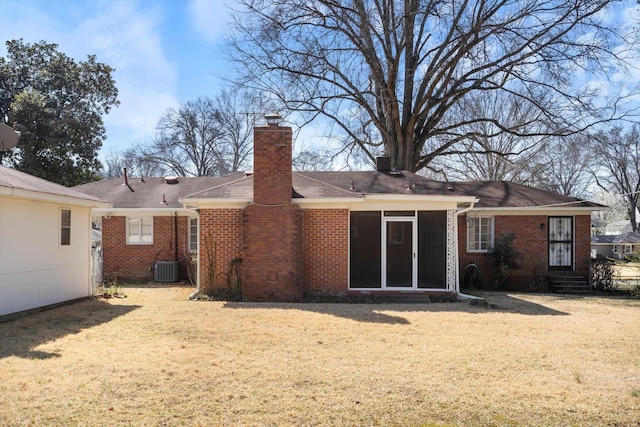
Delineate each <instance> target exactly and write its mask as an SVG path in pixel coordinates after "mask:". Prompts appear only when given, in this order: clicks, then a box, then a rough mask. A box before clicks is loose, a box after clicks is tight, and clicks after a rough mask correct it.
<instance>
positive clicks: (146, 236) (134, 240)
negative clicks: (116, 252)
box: [126, 217, 153, 245]
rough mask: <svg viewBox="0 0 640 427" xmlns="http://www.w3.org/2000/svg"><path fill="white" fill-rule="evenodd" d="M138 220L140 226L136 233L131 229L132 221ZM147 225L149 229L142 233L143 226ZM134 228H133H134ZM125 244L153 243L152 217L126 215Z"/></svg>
mask: <svg viewBox="0 0 640 427" xmlns="http://www.w3.org/2000/svg"><path fill="white" fill-rule="evenodd" d="M134 221H139V223H140V226H139V228H138V230H137V233H135V234H132V232H135V231H133V230H131V228H132V222H134ZM145 226H146V227H148V228H149V229H150V231H149V232H148V233H144V228H145ZM134 230H135V228H134ZM126 237H127V245H153V217H127V236H126Z"/></svg>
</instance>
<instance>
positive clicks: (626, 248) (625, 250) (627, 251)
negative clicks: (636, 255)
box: [622, 245, 633, 255]
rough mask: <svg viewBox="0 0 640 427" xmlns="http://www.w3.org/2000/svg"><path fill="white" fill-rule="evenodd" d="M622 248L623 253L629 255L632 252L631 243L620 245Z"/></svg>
mask: <svg viewBox="0 0 640 427" xmlns="http://www.w3.org/2000/svg"><path fill="white" fill-rule="evenodd" d="M622 250H623V253H624V254H625V255H631V254H632V253H633V246H632V245H622Z"/></svg>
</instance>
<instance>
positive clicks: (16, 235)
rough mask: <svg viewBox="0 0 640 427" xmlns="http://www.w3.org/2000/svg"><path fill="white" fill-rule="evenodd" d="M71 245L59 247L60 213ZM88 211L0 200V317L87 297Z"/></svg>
mask: <svg viewBox="0 0 640 427" xmlns="http://www.w3.org/2000/svg"><path fill="white" fill-rule="evenodd" d="M61 208H64V209H70V210H71V244H70V245H68V246H62V245H60V209H61ZM90 230H91V208H90V207H86V206H85V207H82V206H73V205H65V204H57V203H51V202H41V201H34V200H28V199H20V198H14V197H3V196H0V316H1V315H6V314H11V313H15V312H19V311H23V310H29V309H32V308H37V307H42V306H46V305H49V304H55V303H59V302H63V301H68V300H71V299H76V298H82V297H86V296H89V295H90V294H91V288H90V281H89V277H90V276H89V266H90V262H89V261H90V248H91V241H90Z"/></svg>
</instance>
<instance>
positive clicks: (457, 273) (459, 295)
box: [454, 199, 477, 299]
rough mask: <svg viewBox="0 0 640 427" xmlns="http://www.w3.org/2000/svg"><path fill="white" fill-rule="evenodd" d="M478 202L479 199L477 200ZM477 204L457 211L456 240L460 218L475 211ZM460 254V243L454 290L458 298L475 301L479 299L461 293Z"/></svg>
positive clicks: (456, 261) (457, 246) (457, 252)
mask: <svg viewBox="0 0 640 427" xmlns="http://www.w3.org/2000/svg"><path fill="white" fill-rule="evenodd" d="M476 201H477V199H476ZM475 204H476V202H471V203H470V204H469V206H467V207H466V208H462V209H458V210H456V223H455V224H454V227H455V230H454V231H455V236H456V240H457V239H458V216H460V215H461V214H463V213H466V212H469V211H470V210H471V209H473V207H474V206H475ZM459 252H460V243H459V242H456V257H455V258H456V260H455V265H456V288H455V289H454V291H455V292H456V293H457V294H458V298H465V299H475V298H477V297H474V296H473V295H466V294H462V293H460V257H459Z"/></svg>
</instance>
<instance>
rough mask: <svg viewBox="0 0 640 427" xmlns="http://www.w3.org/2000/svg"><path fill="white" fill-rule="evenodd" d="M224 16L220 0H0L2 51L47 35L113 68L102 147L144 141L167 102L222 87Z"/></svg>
mask: <svg viewBox="0 0 640 427" xmlns="http://www.w3.org/2000/svg"><path fill="white" fill-rule="evenodd" d="M227 21H228V13H227V9H226V7H225V0H56V1H52V0H19V1H18V0H0V42H1V43H0V44H1V45H0V56H5V55H6V46H5V42H6V41H7V40H12V39H19V38H22V39H24V41H25V42H28V43H35V42H38V41H41V40H44V41H46V42H48V43H56V44H58V45H59V48H58V49H59V50H60V51H61V52H64V53H65V54H67V55H69V56H70V57H72V58H74V59H75V60H78V61H79V60H85V59H86V57H87V55H90V54H95V55H96V56H97V60H98V61H100V62H104V63H106V64H108V65H110V66H111V67H113V68H115V70H116V71H115V73H114V74H113V76H114V78H115V81H116V86H117V87H118V90H119V99H120V102H121V104H120V106H119V107H118V108H115V109H113V110H112V111H111V113H110V114H108V115H106V116H105V117H104V121H105V125H106V129H107V140H106V141H105V143H104V145H103V148H102V152H101V155H105V154H106V153H109V152H110V151H114V150H118V151H119V150H123V149H126V148H127V147H128V146H129V145H131V144H132V143H134V142H144V141H148V140H149V138H150V137H151V136H152V135H153V131H154V128H155V125H156V123H157V121H158V119H159V118H160V117H161V116H162V114H163V113H164V112H166V110H167V109H168V108H172V107H177V106H178V105H179V104H180V103H183V102H186V101H190V100H195V99H196V98H197V97H199V96H210V97H213V96H215V94H216V93H217V92H218V91H219V90H220V89H222V88H223V87H224V85H225V82H224V81H223V80H222V79H221V78H220V77H219V76H220V75H223V74H224V72H225V69H226V68H228V65H227V64H225V62H224V61H223V60H222V51H221V46H222V38H223V36H224V34H225V31H226V30H227Z"/></svg>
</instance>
